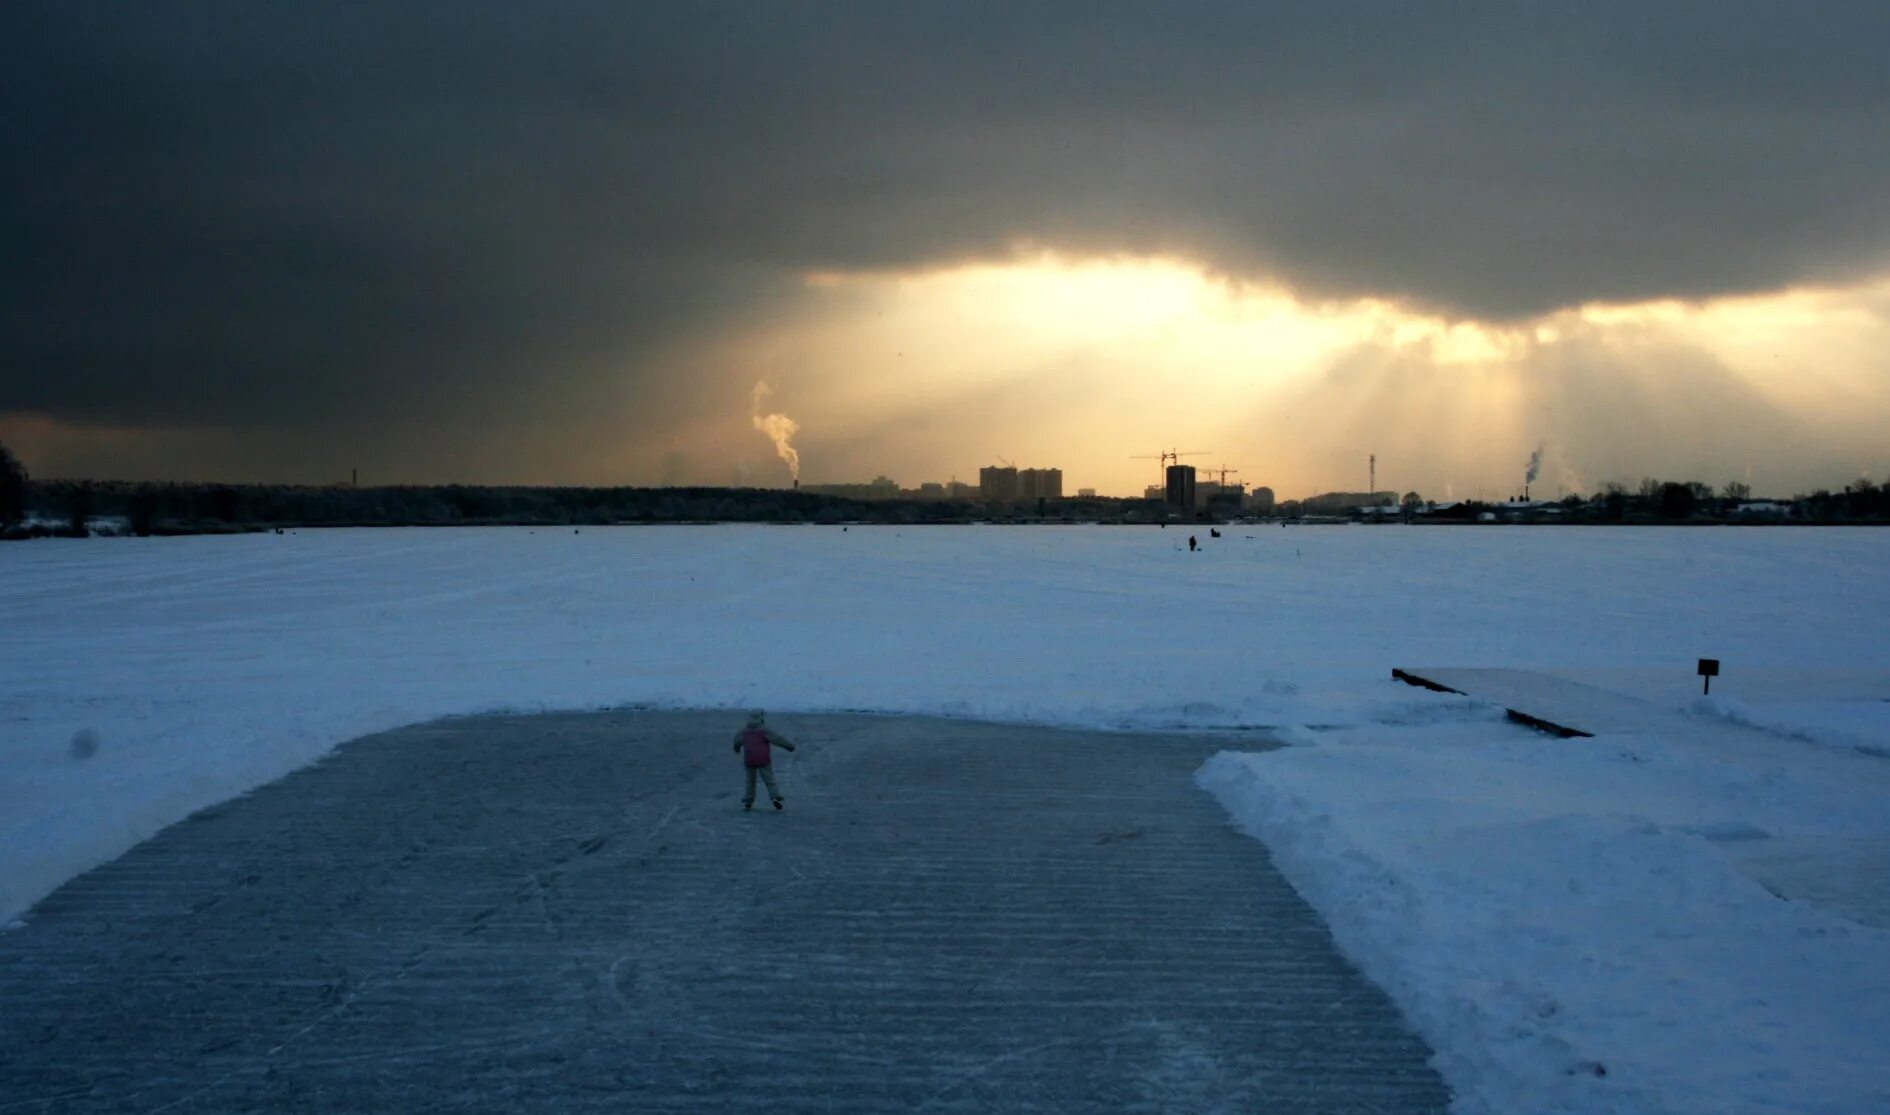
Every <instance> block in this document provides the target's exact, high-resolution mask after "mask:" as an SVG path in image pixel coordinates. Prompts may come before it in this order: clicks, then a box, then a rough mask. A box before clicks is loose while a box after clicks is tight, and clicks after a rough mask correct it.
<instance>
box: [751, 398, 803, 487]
mask: <svg viewBox="0 0 1890 1115" xmlns="http://www.w3.org/2000/svg"><path fill="white" fill-rule="evenodd" d="M773 393H774V388H772V387H769V386H768V381H767V380H757V381H756V382H755V390H754V393H753V394H752V395H751V396H750V398H749V404H748V407H749V414H750V416H751V417H752V419H753V421H754V423H755V429H757V430H760V431H761V432H762V433H764V434H766V435H768V440H769V441H772V442H774V451H775V452H776V453H778V454H780V457H781V459H782V460H783V461H786V462H787V467H788V475H789V476H791V477H792V478H793V480H794V482H795V484H796V485H798V484H799V483H800V480H801V455H800V453H798V452H796V451H795V449H794V446H793V445H791V444H789V443H790V442H791V441H792V440H793V438H794V435H795V434H796V433H798V432H799V431H800V428H801V424H800V423H799V422H796V421H794V419H792V418H789V417H788V416H787V415H785V414H763V413H761V404H762V401H763V400H765V399H766V398H767V397H768V396H769V395H772V394H773Z"/></svg>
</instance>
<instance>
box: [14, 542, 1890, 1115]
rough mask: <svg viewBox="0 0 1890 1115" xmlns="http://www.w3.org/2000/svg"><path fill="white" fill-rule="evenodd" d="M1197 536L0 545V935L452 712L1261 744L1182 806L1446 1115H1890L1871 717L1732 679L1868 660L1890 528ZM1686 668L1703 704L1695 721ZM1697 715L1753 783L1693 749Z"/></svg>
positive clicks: (1884, 656) (1851, 699)
mask: <svg viewBox="0 0 1890 1115" xmlns="http://www.w3.org/2000/svg"><path fill="white" fill-rule="evenodd" d="M1187 533H1188V532H1187V530H1186V529H1185V528H1183V529H1180V530H1177V529H1176V528H1171V529H1169V530H1167V531H1159V530H1152V529H1147V528H1085V527H1044V528H997V527H929V528H910V527H908V528H898V527H857V528H854V529H853V530H850V531H846V532H842V531H840V530H839V529H837V528H816V527H793V528H789V527H760V526H716V527H632V528H597V527H586V528H583V530H582V533H581V534H574V533H573V532H572V531H571V530H570V529H569V528H562V529H561V528H541V529H537V530H527V529H523V528H518V529H478V530H378V531H325V532H313V531H304V532H300V533H296V534H291V535H284V536H276V535H251V536H241V537H226V538H208V537H207V538H179V539H116V540H105V539H100V540H44V541H36V542H32V543H24V544H17V545H8V546H0V924H4V923H5V922H6V921H8V920H11V919H13V918H17V917H21V916H26V917H30V916H31V914H30V910H29V907H30V906H31V904H32V903H33V902H34V901H36V900H37V899H38V898H40V897H42V896H43V895H45V894H46V893H48V892H49V891H50V890H51V889H52V888H53V887H56V886H57V885H58V884H59V883H61V882H62V881H64V880H65V879H68V878H70V877H72V876H73V875H74V874H76V873H78V872H80V871H83V870H85V869H87V868H89V867H91V866H94V865H97V864H99V863H102V862H105V861H107V860H109V859H111V858H113V857H115V856H116V855H118V854H119V853H121V852H123V851H124V850H125V849H127V848H129V847H130V846H131V845H133V844H135V843H136V842H138V841H139V840H142V839H144V838H145V837H147V836H149V835H151V834H152V833H154V832H155V831H157V830H158V829H159V828H161V827H163V826H164V825H167V824H169V823H171V822H174V821H176V820H178V819H180V818H182V817H184V816H186V815H188V814H189V813H191V812H192V811H194V810H196V809H199V808H202V807H205V806H208V805H211V804H213V803H215V802H217V801H221V800H224V799H226V798H228V797H231V796H233V795H235V794H239V793H242V792H244V791H245V790H248V789H250V788H253V787H255V786H257V785H260V784H262V783H264V782H267V781H270V780H272V779H274V778H277V777H279V776H281V775H282V774H284V773H287V772H288V771H290V770H293V769H295V768H296V767H298V766H301V765H303V764H305V763H308V762H311V761H314V760H316V759H318V758H320V757H321V756H322V755H323V754H325V753H326V752H327V751H328V750H329V749H331V748H332V747H333V746H335V745H336V744H337V743H339V742H341V741H343V740H347V739H351V738H354V737H357V736H360V735H364V734H368V733H371V732H375V731H379V730H384V729H388V728H393V727H397V726H400V725H403V724H408V723H413V722H415V721H421V720H427V719H432V718H435V717H440V716H447V715H457V714H470V713H478V712H486V711H497V710H525V711H529V710H539V709H584V708H601V707H615V706H623V705H631V704H639V705H651V706H657V707H678V708H693V707H715V708H721V707H728V708H741V707H748V706H756V705H758V706H762V707H766V708H768V709H770V710H774V711H778V712H793V711H822V710H834V711H879V712H887V713H916V714H931V715H946V716H958V717H973V718H980V719H990V720H1008V721H1030V722H1042V723H1051V724H1070V725H1081V726H1091V727H1120V728H1143V729H1146V728H1217V729H1221V728H1233V727H1265V728H1268V729H1271V730H1273V731H1274V732H1275V734H1278V735H1280V736H1282V737H1283V738H1285V739H1287V740H1288V741H1289V742H1292V743H1294V744H1296V745H1297V746H1294V747H1290V748H1287V749H1285V750H1282V751H1275V752H1269V753H1265V754H1257V755H1254V754H1238V753H1229V754H1225V755H1223V756H1221V757H1219V758H1217V759H1216V760H1214V761H1213V762H1211V763H1210V764H1209V765H1208V766H1207V767H1206V768H1204V770H1203V772H1202V775H1201V780H1202V782H1203V785H1204V786H1205V787H1207V788H1208V789H1209V790H1210V791H1211V792H1213V793H1215V794H1216V795H1217V796H1218V797H1219V798H1220V799H1221V800H1222V802H1223V803H1224V804H1225V805H1226V806H1227V808H1228V810H1229V812H1230V814H1231V815H1232V816H1233V817H1234V818H1235V820H1236V821H1237V822H1238V823H1239V824H1241V825H1242V826H1243V827H1244V828H1246V829H1247V830H1248V831H1250V832H1252V833H1254V834H1255V835H1256V836H1260V837H1263V838H1264V839H1265V840H1266V841H1267V843H1268V844H1269V845H1270V846H1271V847H1272V848H1273V850H1274V853H1275V855H1276V857H1277V859H1278V861H1279V863H1280V866H1281V867H1282V869H1283V870H1284V871H1285V872H1286V873H1287V874H1288V877H1289V878H1291V879H1292V880H1293V882H1294V884H1295V886H1297V887H1298V888H1299V889H1300V890H1301V891H1302V892H1303V893H1305V894H1306V895H1307V897H1308V898H1309V899H1310V900H1311V901H1312V902H1313V903H1314V905H1315V906H1317V907H1318V908H1319V909H1320V911H1321V912H1322V914H1324V915H1325V917H1326V918H1327V920H1328V922H1329V923H1330V924H1331V925H1332V928H1333V931H1334V934H1335V936H1336V937H1337V938H1338V940H1339V943H1340V944H1341V946H1342V947H1343V948H1345V949H1346V950H1347V952H1348V953H1349V954H1350V955H1351V956H1352V957H1353V958H1354V960H1355V961H1357V962H1358V963H1359V964H1360V965H1361V966H1362V967H1363V968H1364V969H1365V970H1366V972H1367V973H1368V974H1369V975H1371V976H1372V977H1373V978H1374V979H1376V980H1377V981H1378V982H1380V983H1381V984H1382V985H1384V986H1385V987H1386V988H1387V989H1388V990H1389V991H1390V992H1391V993H1392V995H1393V997H1394V998H1395V999H1396V1000H1397V1001H1398V1003H1399V1005H1400V1007H1401V1009H1403V1010H1404V1011H1405V1013H1406V1015H1407V1016H1408V1017H1409V1018H1410V1019H1411V1021H1412V1023H1413V1024H1414V1025H1415V1026H1417V1027H1418V1029H1419V1030H1420V1031H1421V1032H1422V1033H1423V1034H1424V1035H1425V1037H1426V1038H1427V1039H1429V1040H1430V1041H1431V1043H1432V1045H1433V1047H1434V1048H1436V1049H1437V1050H1438V1052H1439V1065H1440V1068H1442V1069H1443V1070H1444V1071H1445V1073H1446V1075H1447V1077H1448V1078H1449V1079H1450V1081H1451V1083H1452V1085H1453V1087H1454V1088H1455V1089H1456V1090H1457V1094H1458V1100H1457V1106H1458V1108H1459V1109H1460V1110H1462V1111H1464V1112H1505V1111H1519V1110H1528V1111H1544V1112H1547V1111H1568V1112H1578V1111H1579V1112H1615V1111H1619V1112H1667V1111H1671V1112H1696V1111H1697V1112H1708V1111H1780V1112H1784V1111H1801V1112H1813V1111H1823V1112H1851V1111H1863V1110H1885V1109H1890V1073H1886V1072H1885V1071H1884V1070H1883V1069H1881V1068H1879V1067H1877V1066H1878V1062H1879V1058H1878V1057H1877V1056H1876V1053H1877V1050H1876V1048H1875V1045H1876V1035H1879V1034H1881V1033H1883V1032H1885V1031H1886V1029H1887V1028H1890V976H1886V975H1885V973H1890V932H1887V931H1886V930H1884V929H1883V928H1880V927H1879V926H1880V925H1881V921H1882V919H1881V918H1880V917H1878V916H1877V914H1876V913H1875V912H1876V911H1879V910H1884V909H1890V904H1887V903H1885V902H1883V901H1881V895H1880V890H1881V887H1882V886H1883V883H1882V881H1881V880H1877V881H1876V884H1875V885H1876V886H1877V887H1878V888H1879V893H1877V894H1867V893H1862V892H1860V891H1859V890H1858V886H1859V884H1858V880H1857V879H1856V878H1855V877H1854V876H1855V875H1856V874H1857V873H1858V872H1859V871H1862V870H1864V869H1865V868H1864V867H1858V866H1855V865H1866V866H1868V865H1872V864H1880V863H1881V862H1882V857H1883V852H1882V849H1883V848H1884V847H1885V846H1886V841H1887V840H1890V816H1887V815H1890V810H1886V809H1884V808H1883V802H1884V795H1885V793H1886V792H1890V781H1886V780H1887V779H1890V759H1885V758H1882V757H1881V755H1880V752H1886V751H1890V702H1884V701H1881V700H1867V699H1864V700H1860V699H1857V696H1856V694H1854V693H1850V692H1849V691H1845V692H1834V693H1817V692H1813V690H1812V689H1808V688H1806V684H1801V683H1800V682H1793V684H1792V685H1791V686H1785V685H1774V686H1773V687H1772V688H1770V689H1768V688H1766V687H1765V686H1763V685H1760V684H1758V682H1757V681H1756V680H1754V681H1752V682H1750V683H1749V684H1748V683H1744V682H1742V677H1743V678H1749V679H1759V678H1762V677H1765V676H1772V677H1774V678H1776V677H1778V676H1783V673H1782V672H1790V671H1795V672H1796V674H1795V675H1794V676H1796V677H1799V678H1801V679H1802V678H1815V677H1816V676H1817V674H1818V672H1819V671H1833V672H1835V671H1840V670H1851V671H1856V670H1859V669H1864V670H1870V669H1883V668H1885V667H1886V666H1890V653H1887V652H1890V635H1886V634H1885V631H1884V628H1885V625H1884V624H1883V623H1882V617H1883V616H1885V615H1890V582H1886V580H1885V579H1884V578H1883V577H1882V575H1881V571H1882V570H1883V569H1884V568H1885V567H1886V564H1885V561H1884V558H1885V556H1886V553H1885V551H1886V547H1890V532H1884V531H1869V530H1843V529H1838V530H1817V531H1812V530H1662V529H1634V530H1619V529H1615V530H1610V529H1582V528H1556V529H1535V530H1531V529H1501V528H1492V529H1459V528H1369V529H1368V528H1301V529H1287V530H1282V529H1280V528H1278V527H1273V528H1270V529H1269V528H1267V527H1235V528H1233V529H1231V530H1228V531H1226V532H1225V534H1226V537H1224V538H1222V539H1218V540H1208V541H1207V543H1206V544H1205V545H1204V547H1203V550H1202V552H1200V553H1197V554H1190V553H1188V552H1186V551H1185V549H1180V550H1178V549H1177V543H1178V541H1179V540H1180V539H1183V538H1185V537H1186V534H1187ZM1701 656H1712V657H1718V658H1720V659H1721V660H1722V661H1723V662H1724V664H1725V671H1726V672H1725V675H1724V676H1723V677H1722V678H1721V679H1720V680H1719V681H1718V682H1716V683H1715V690H1714V695H1713V697H1712V698H1711V699H1709V700H1706V701H1700V700H1698V699H1697V692H1695V691H1692V690H1691V689H1690V688H1689V687H1690V685H1691V684H1692V683H1691V678H1690V675H1691V667H1692V663H1693V660H1694V659H1695V658H1697V657H1701ZM1398 665H1462V666H1485V667H1506V668H1514V669H1547V670H1558V671H1565V672H1570V673H1572V674H1576V675H1580V674H1581V673H1582V672H1584V671H1586V672H1588V673H1590V674H1602V673H1610V672H1611V673H1612V674H1614V675H1619V676H1623V677H1625V676H1628V675H1633V676H1635V677H1636V678H1638V681H1636V682H1635V685H1637V686H1638V687H1639V688H1638V692H1640V694H1641V695H1642V696H1647V695H1648V693H1649V691H1650V690H1651V691H1654V692H1658V693H1660V694H1663V695H1664V694H1665V693H1666V690H1667V688H1668V687H1669V686H1671V687H1672V688H1673V690H1674V693H1673V696H1672V698H1671V700H1668V701H1667V704H1668V706H1669V707H1672V708H1678V709H1690V710H1691V711H1692V712H1694V713H1696V714H1697V715H1696V716H1695V717H1694V718H1693V719H1694V720H1695V721H1697V723H1698V725H1699V733H1698V734H1697V736H1689V735H1686V734H1685V733H1678V734H1670V735H1666V736H1661V737H1659V738H1655V737H1649V736H1642V737H1605V736H1604V737H1599V738H1597V739H1594V740H1588V741H1580V742H1579V743H1571V742H1570V741H1548V740H1545V739H1543V738H1540V737H1536V736H1534V735H1533V734H1530V733H1527V732H1526V731H1523V730H1521V729H1518V728H1515V727H1513V726H1510V725H1507V724H1504V723H1502V722H1501V721H1500V720H1499V719H1498V714H1497V713H1495V712H1494V711H1493V710H1490V709H1488V708H1487V707H1484V706H1482V705H1479V704H1478V703H1477V702H1475V701H1473V700H1466V699H1464V698H1460V697H1454V696H1449V695H1444V694H1434V693H1427V692H1421V691H1418V690H1412V689H1406V688H1405V687H1403V686H1397V685H1394V684H1393V683H1391V682H1389V681H1388V673H1389V670H1390V669H1391V667H1393V666H1398ZM1768 671H1770V672H1771V673H1770V675H1768V673H1767V672H1768ZM1624 684H1625V683H1624ZM1742 685H1743V686H1744V687H1743V688H1742ZM1794 686H1795V688H1794ZM1814 688H1815V687H1814ZM1808 692H1810V693H1812V696H1811V698H1810V699H1803V698H1804V694H1805V693H1808ZM1727 721H1730V722H1734V723H1738V724H1742V725H1750V726H1754V727H1758V728H1761V729H1763V730H1765V731H1767V732H1771V733H1774V734H1775V735H1776V736H1777V738H1778V740H1779V741H1780V745H1781V747H1782V748H1785V750H1782V751H1780V752H1779V753H1778V754H1779V755H1780V756H1781V758H1780V759H1779V760H1778V761H1777V762H1775V763H1771V762H1767V763H1755V762H1751V761H1747V760H1741V761H1737V762H1733V761H1727V760H1726V759H1725V758H1724V757H1716V756H1715V755H1713V753H1712V751H1711V746H1710V744H1711V738H1712V730H1713V728H1714V725H1715V724H1717V723H1722V722H1727ZM88 730H89V731H90V732H92V733H95V734H96V738H97V741H98V746H97V749H96V753H94V754H92V755H91V756H90V757H89V758H82V757H79V756H80V755H81V754H82V753H83V752H84V750H85V749H84V748H83V747H81V746H77V745H75V740H74V737H75V735H77V734H78V733H80V732H81V731H88ZM1791 747H1800V748H1808V749H1813V750H1816V751H1818V752H1820V753H1821V754H1822V755H1823V756H1825V757H1826V760H1825V761H1824V762H1822V763H1817V764H1813V763H1807V764H1805V767H1804V769H1798V768H1797V767H1795V766H1794V765H1793V762H1792V761H1791V754H1792V753H1791V751H1790V750H1789V749H1790V748H1791ZM1831 756H1840V757H1850V758H1854V759H1855V760H1856V763H1857V764H1858V765H1857V766H1856V767H1855V768H1854V769H1855V771H1856V772H1858V773H1857V774H1856V775H1855V777H1836V776H1833V775H1832V773H1831V771H1832V770H1833V769H1838V768H1833V767H1831V766H1829V765H1828V763H1829V762H1836V761H1838V760H1836V759H1831V758H1830V757H1831ZM1767 841H1771V842H1774V846H1776V848H1777V849H1778V851H1777V852H1770V851H1768V847H1769V846H1768V845H1767V844H1766V842H1767ZM1742 865H1744V866H1743V867H1742ZM1872 870H1873V873H1874V869H1872ZM1847 872H1848V874H1847ZM1831 896H1835V897H1831ZM1847 910H1848V911H1850V912H1851V916H1846V911H1847ZM1859 911H1861V912H1859ZM1859 919H1862V920H1859ZM1865 922H1875V923H1876V924H1865ZM1597 1070H1599V1071H1597Z"/></svg>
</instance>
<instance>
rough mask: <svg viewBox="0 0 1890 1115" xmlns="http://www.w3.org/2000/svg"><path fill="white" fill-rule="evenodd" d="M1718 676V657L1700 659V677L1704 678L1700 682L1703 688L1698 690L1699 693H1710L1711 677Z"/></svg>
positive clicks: (1711, 686)
mask: <svg viewBox="0 0 1890 1115" xmlns="http://www.w3.org/2000/svg"><path fill="white" fill-rule="evenodd" d="M1718 676H1719V659H1717V658H1702V659H1700V677H1701V678H1703V679H1705V680H1704V681H1703V683H1702V684H1703V686H1704V688H1702V689H1701V690H1700V692H1701V693H1704V694H1711V693H1712V692H1713V679H1714V678H1716V677H1718Z"/></svg>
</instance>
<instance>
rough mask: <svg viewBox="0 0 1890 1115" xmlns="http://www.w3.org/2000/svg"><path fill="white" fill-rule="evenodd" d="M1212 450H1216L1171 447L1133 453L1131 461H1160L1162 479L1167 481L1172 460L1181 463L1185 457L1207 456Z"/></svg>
mask: <svg viewBox="0 0 1890 1115" xmlns="http://www.w3.org/2000/svg"><path fill="white" fill-rule="evenodd" d="M1212 452H1214V450H1212V449H1169V450H1166V451H1164V452H1161V453H1132V454H1130V455H1129V459H1130V460H1131V461H1160V462H1161V465H1160V466H1159V467H1160V468H1161V470H1162V480H1163V481H1164V482H1165V481H1167V479H1168V465H1169V463H1170V462H1173V463H1175V464H1180V463H1181V458H1183V457H1205V456H1207V455H1208V454H1209V453H1212Z"/></svg>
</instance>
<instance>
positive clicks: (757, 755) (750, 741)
mask: <svg viewBox="0 0 1890 1115" xmlns="http://www.w3.org/2000/svg"><path fill="white" fill-rule="evenodd" d="M771 747H785V748H787V749H788V750H789V751H792V750H794V745H793V744H792V743H790V742H788V738H787V737H786V736H784V735H782V734H781V733H779V732H777V731H774V730H773V729H771V728H769V727H768V726H767V724H766V723H764V718H763V716H762V712H761V710H760V709H756V710H755V711H753V712H751V713H749V714H748V726H747V727H746V728H743V729H742V730H741V731H739V732H737V733H736V734H735V750H737V751H739V752H741V753H742V767H743V769H744V770H745V771H746V772H747V775H748V784H747V787H746V788H745V790H744V791H743V793H742V808H743V809H753V808H754V807H755V775H756V774H757V773H759V774H760V775H761V780H762V781H763V782H766V783H767V784H768V797H769V798H770V799H771V800H772V801H773V802H774V807H775V808H776V809H780V808H782V807H783V804H784V803H783V802H782V801H781V788H780V787H779V786H777V785H775V781H774V755H773V753H772V751H771V750H770V748H771Z"/></svg>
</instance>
